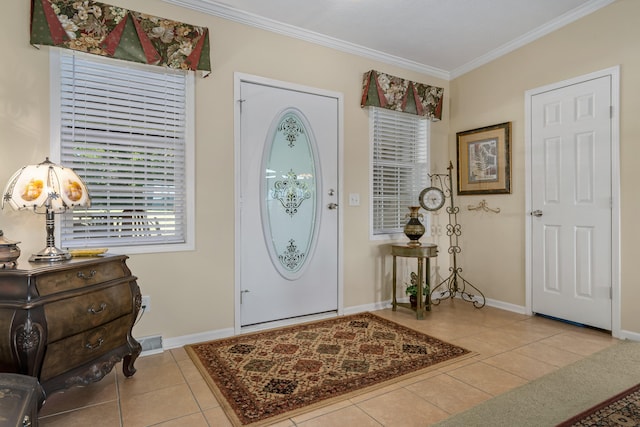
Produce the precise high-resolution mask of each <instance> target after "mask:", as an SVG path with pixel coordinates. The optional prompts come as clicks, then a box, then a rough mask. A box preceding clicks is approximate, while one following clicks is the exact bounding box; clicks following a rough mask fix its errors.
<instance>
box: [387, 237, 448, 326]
mask: <svg viewBox="0 0 640 427" xmlns="http://www.w3.org/2000/svg"><path fill="white" fill-rule="evenodd" d="M391 255H392V256H393V299H392V304H391V305H392V310H393V311H396V307H397V306H400V307H406V308H410V309H412V310H415V312H416V318H417V319H424V311H425V310H431V300H430V298H429V294H430V292H427V297H426V298H422V286H423V284H424V285H426V286H428V285H429V271H430V268H429V258H433V257H435V256H437V255H438V247H437V246H436V245H434V244H431V243H427V244H423V245H421V246H408V245H391ZM397 257H404V258H417V260H418V293H417V303H418V304H417V307H416V308H415V309H414V308H413V307H411V304H409V303H400V302H398V301H397V300H396V286H397V284H396V280H397V277H398V276H397V266H396V258H397ZM425 270H426V274H425Z"/></svg>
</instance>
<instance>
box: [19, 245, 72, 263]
mask: <svg viewBox="0 0 640 427" xmlns="http://www.w3.org/2000/svg"><path fill="white" fill-rule="evenodd" d="M68 259H71V254H70V253H69V252H67V251H63V250H62V249H58V248H56V247H55V246H47V247H46V248H44V249H43V250H41V251H40V252H38V253H35V254H32V255H31V257H30V258H29V261H32V262H57V261H66V260H68Z"/></svg>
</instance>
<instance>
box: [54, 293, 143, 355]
mask: <svg viewBox="0 0 640 427" xmlns="http://www.w3.org/2000/svg"><path fill="white" fill-rule="evenodd" d="M132 311H133V297H132V295H131V287H130V285H129V282H128V281H127V282H123V283H120V284H118V285H115V286H111V287H109V288H106V289H102V290H99V291H96V292H92V293H90V294H86V295H81V296H77V297H73V298H68V299H63V300H59V301H56V302H53V303H51V304H47V305H45V307H44V313H45V317H46V319H47V329H48V331H49V336H48V338H47V341H48V342H50V343H51V342H54V341H57V340H59V339H61V338H64V337H68V336H71V335H75V334H77V333H80V332H83V331H86V330H89V329H93V328H95V327H96V326H99V325H102V324H103V323H107V322H109V321H111V320H113V319H116V318H118V317H120V316H123V315H125V314H128V313H131V312H132Z"/></svg>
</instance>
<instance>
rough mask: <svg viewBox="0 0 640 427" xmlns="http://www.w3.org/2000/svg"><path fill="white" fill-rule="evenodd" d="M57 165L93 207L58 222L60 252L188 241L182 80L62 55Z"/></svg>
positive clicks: (169, 73) (149, 70) (160, 72)
mask: <svg viewBox="0 0 640 427" xmlns="http://www.w3.org/2000/svg"><path fill="white" fill-rule="evenodd" d="M59 71H60V123H59V126H60V163H61V164H62V165H64V166H67V167H71V168H73V169H74V170H75V171H76V173H78V175H80V176H81V177H82V178H83V180H84V181H85V183H86V184H87V187H88V189H89V193H90V196H91V207H90V208H88V209H82V210H74V211H73V212H70V213H67V214H65V215H60V216H61V217H62V220H61V224H60V228H61V231H60V237H61V240H62V244H63V246H64V247H114V246H118V247H120V246H127V247H130V246H144V245H170V244H181V243H185V241H186V238H187V232H186V230H187V206H188V203H187V202H188V200H187V194H188V192H187V188H186V187H187V181H186V172H187V171H186V168H187V163H188V162H187V147H186V145H187V123H188V121H187V117H186V114H187V111H189V109H188V108H187V98H186V95H187V74H186V73H185V72H175V71H173V70H168V69H163V68H159V67H154V68H151V67H144V68H142V67H138V66H135V65H129V64H128V63H121V62H118V61H112V62H109V63H106V62H105V61H104V60H94V59H93V58H91V59H90V58H88V57H85V56H82V55H78V54H60V69H59Z"/></svg>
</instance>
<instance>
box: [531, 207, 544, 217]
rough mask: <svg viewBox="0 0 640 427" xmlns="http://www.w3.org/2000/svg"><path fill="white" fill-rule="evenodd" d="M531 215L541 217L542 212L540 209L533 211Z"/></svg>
mask: <svg viewBox="0 0 640 427" xmlns="http://www.w3.org/2000/svg"><path fill="white" fill-rule="evenodd" d="M531 215H533V216H542V211H541V210H540V209H536V210H535V211H533V212H531Z"/></svg>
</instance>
